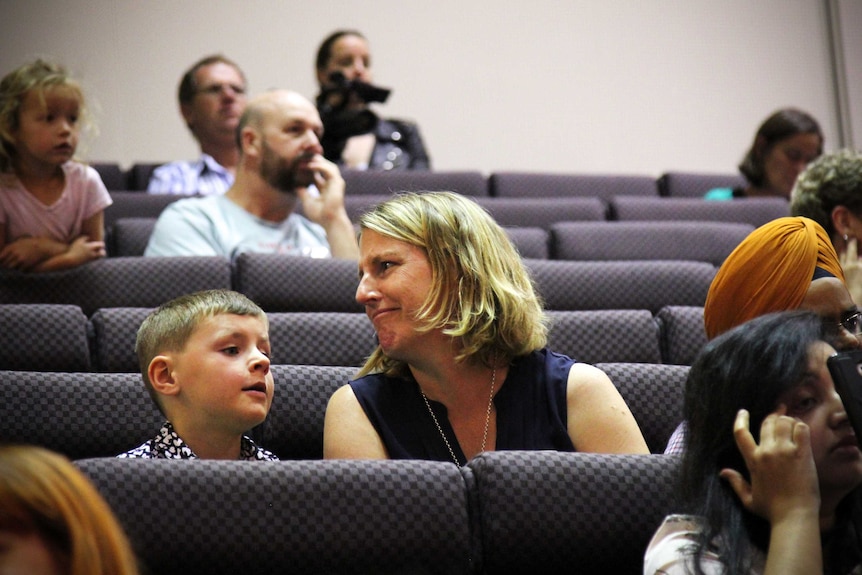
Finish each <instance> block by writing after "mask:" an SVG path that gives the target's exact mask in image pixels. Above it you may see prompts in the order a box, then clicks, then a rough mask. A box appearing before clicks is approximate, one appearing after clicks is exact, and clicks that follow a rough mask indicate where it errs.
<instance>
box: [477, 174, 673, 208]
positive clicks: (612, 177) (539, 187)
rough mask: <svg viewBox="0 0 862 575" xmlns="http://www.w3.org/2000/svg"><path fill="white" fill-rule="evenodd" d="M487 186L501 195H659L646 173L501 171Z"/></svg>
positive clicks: (490, 178)
mask: <svg viewBox="0 0 862 575" xmlns="http://www.w3.org/2000/svg"><path fill="white" fill-rule="evenodd" d="M488 189H489V191H490V194H491V195H492V196H494V197H498V198H504V197H508V198H519V197H520V198H523V197H534V198H540V197H549V196H581V197H596V198H600V199H602V200H604V201H609V200H610V199H611V198H613V197H614V196H620V195H626V196H647V197H658V187H657V185H656V181H655V178H653V177H652V176H646V175H643V176H641V175H617V174H552V173H546V172H507V171H500V172H494V173H492V174H491V175H490V176H489V177H488Z"/></svg>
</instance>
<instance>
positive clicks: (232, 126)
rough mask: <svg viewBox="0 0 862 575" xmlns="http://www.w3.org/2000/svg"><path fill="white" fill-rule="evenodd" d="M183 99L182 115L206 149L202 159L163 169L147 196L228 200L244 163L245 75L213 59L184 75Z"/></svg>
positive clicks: (231, 64)
mask: <svg viewBox="0 0 862 575" xmlns="http://www.w3.org/2000/svg"><path fill="white" fill-rule="evenodd" d="M178 96H179V102H180V112H181V113H182V115H183V119H184V120H185V122H186V125H187V126H188V127H189V130H190V131H191V133H192V135H193V136H194V138H195V139H196V140H197V141H198V144H200V148H201V157H200V158H198V159H197V160H194V161H180V162H171V163H169V164H165V165H163V166H159V167H158V168H156V169H155V170H154V171H153V174H152V176H151V177H150V182H149V185H148V186H147V191H148V192H149V193H151V194H200V195H204V196H208V195H214V194H223V193H224V192H225V191H227V189H228V188H229V187H230V186H231V184H233V181H234V175H235V173H236V167H237V164H238V162H239V148H238V147H237V143H236V129H237V126H238V125H239V119H240V117H241V116H242V113H243V110H244V109H245V106H246V81H245V75H244V74H243V73H242V70H240V68H239V66H237V65H236V64H235V63H234V62H232V61H231V60H228V59H227V58H225V57H224V56H221V55H213V56H207V57H206V58H203V59H201V60H199V61H198V62H196V63H195V64H194V65H193V66H192V67H191V68H189V70H188V71H187V72H186V73H185V74H184V75H183V77H182V79H181V80H180V86H179V90H178Z"/></svg>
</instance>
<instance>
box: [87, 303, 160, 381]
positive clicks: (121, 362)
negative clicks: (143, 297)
mask: <svg viewBox="0 0 862 575" xmlns="http://www.w3.org/2000/svg"><path fill="white" fill-rule="evenodd" d="M151 311H152V308H148V307H109V308H102V309H99V310H97V311H96V313H94V314H93V316H92V317H91V318H90V323H91V325H92V326H93V329H92V332H93V338H92V342H91V345H92V350H93V351H92V355H93V362H94V364H95V368H96V370H98V371H104V372H133V371H138V369H140V368H139V366H138V358H137V356H136V355H135V339H136V337H137V334H138V328H139V327H141V323H142V322H143V321H144V318H146V317H147V315H148V314H149V313H150V312H151Z"/></svg>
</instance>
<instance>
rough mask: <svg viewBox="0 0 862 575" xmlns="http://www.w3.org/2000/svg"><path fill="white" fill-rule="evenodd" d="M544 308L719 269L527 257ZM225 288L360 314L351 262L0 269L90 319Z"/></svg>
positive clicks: (609, 297)
mask: <svg viewBox="0 0 862 575" xmlns="http://www.w3.org/2000/svg"><path fill="white" fill-rule="evenodd" d="M524 261H525V264H526V266H527V267H528V268H529V269H530V271H531V273H532V275H533V278H534V280H535V282H536V286H537V290H538V292H539V294H540V295H541V296H542V297H543V299H544V301H545V307H546V308H547V309H549V310H570V311H578V310H592V309H642V310H649V311H650V312H651V313H653V314H656V313H658V311H659V310H660V309H661V308H663V307H665V306H669V305H682V306H702V305H703V304H704V302H705V301H706V294H707V291H708V290H709V285H710V283H711V282H712V278H713V277H714V276H715V272H716V267H715V266H714V265H713V264H710V263H707V262H694V261H685V260H677V261H671V260H655V261H642V260H638V261H569V260H552V259H525V260H524ZM214 288H231V289H234V290H236V291H239V292H241V293H244V294H245V295H247V296H248V297H249V298H251V299H252V300H253V301H254V302H256V303H257V304H258V305H260V306H261V307H262V308H263V309H264V310H265V311H267V312H295V311H317V312H320V311H328V312H360V311H363V310H362V308H361V306H360V305H359V304H358V303H356V300H355V292H356V262H354V261H351V260H341V259H315V258H305V257H292V256H283V255H273V254H251V253H246V254H241V255H240V256H239V257H237V258H236V260H235V261H234V262H233V264H231V262H228V261H227V260H226V259H224V258H220V257H175V258H142V257H116V258H103V259H100V260H96V261H93V262H90V263H88V264H86V265H83V266H79V267H77V268H74V269H69V270H63V271H58V272H49V273H42V274H27V273H23V272H19V271H15V270H0V302H2V303H60V304H71V305H77V306H79V307H80V308H81V310H82V311H83V312H84V314H85V315H86V316H87V317H90V316H92V315H93V314H94V313H95V312H96V310H98V309H102V308H112V307H150V308H151V307H156V306H158V305H160V304H162V303H164V302H166V301H168V300H170V299H172V298H174V297H177V296H179V295H182V294H186V293H190V292H193V291H198V290H202V289H214Z"/></svg>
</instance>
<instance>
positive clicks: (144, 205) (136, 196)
mask: <svg viewBox="0 0 862 575" xmlns="http://www.w3.org/2000/svg"><path fill="white" fill-rule="evenodd" d="M184 197H187V196H180V195H176V194H142V193H141V192H124V191H112V192H111V199H112V200H114V203H113V204H111V205H110V206H108V207H107V208H105V229H106V230H110V229H111V226H113V225H114V222H115V221H117V220H119V219H120V218H157V217H159V214H160V213H162V210H163V209H165V206H167V205H168V204H170V203H172V202H175V201H177V200H180V199H182V198H184Z"/></svg>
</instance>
